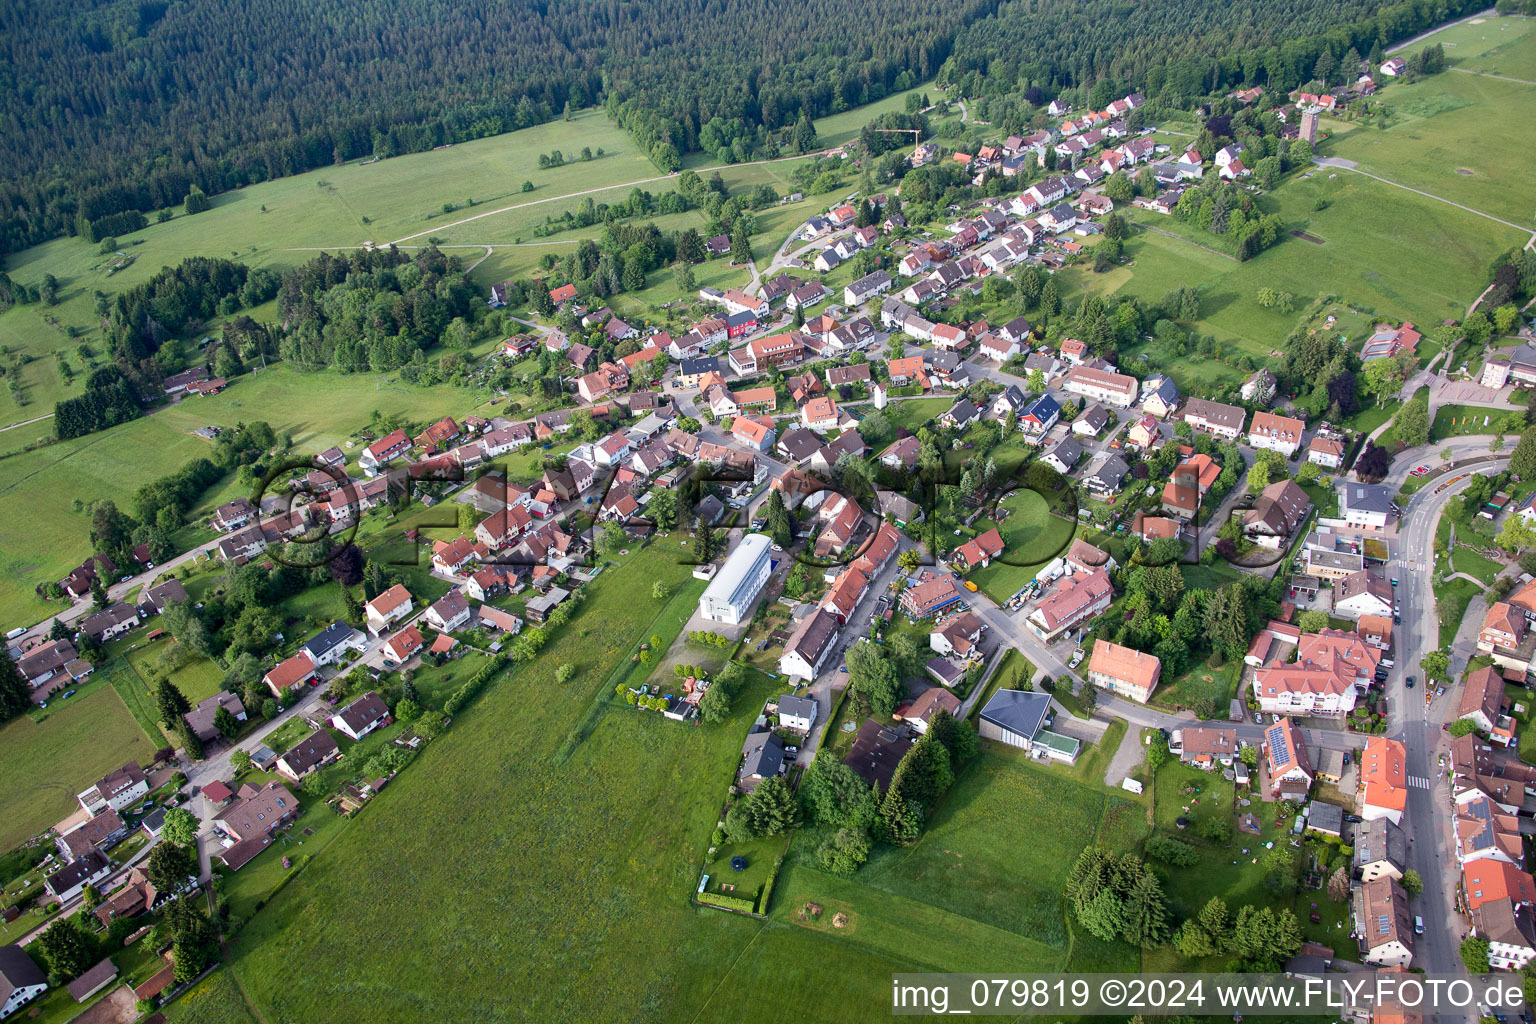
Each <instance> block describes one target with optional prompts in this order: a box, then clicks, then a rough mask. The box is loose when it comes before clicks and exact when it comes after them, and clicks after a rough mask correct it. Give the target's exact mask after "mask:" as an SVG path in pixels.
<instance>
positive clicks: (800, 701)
mask: <svg viewBox="0 0 1536 1024" xmlns="http://www.w3.org/2000/svg"><path fill="white" fill-rule="evenodd" d="M816 711H817V704H816V698H815V697H796V696H793V695H786V696H783V697H780V698H779V727H780V728H781V729H789V730H791V731H793V732H801V733H809V732H810V731H811V726H813V725H815V724H816Z"/></svg>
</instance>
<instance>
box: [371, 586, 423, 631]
mask: <svg viewBox="0 0 1536 1024" xmlns="http://www.w3.org/2000/svg"><path fill="white" fill-rule="evenodd" d="M414 607H415V605H414V604H412V602H411V592H410V591H409V590H406V589H405V586H404V584H400V583H396V584H395V585H394V586H392V587H390V588H389V589H388V590H386V591H384V593H382V594H380V595H379V596H378V597H376V598H374V599H373V600H372V601H369V602H368V604H367V605H366V606H365V610H366V612H367V615H368V632H370V633H372V634H373V635H374V636H378V635H380V634H381V633H383V632H384V631H385V630H387V629H388V628H389V627H390V626H393V625H394V624H395V623H397V622H399V621H400V620H401V619H404V618H406V617H407V616H408V615H410V614H411V609H412V608H414Z"/></svg>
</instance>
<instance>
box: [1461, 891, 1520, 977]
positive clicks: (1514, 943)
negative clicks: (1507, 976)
mask: <svg viewBox="0 0 1536 1024" xmlns="http://www.w3.org/2000/svg"><path fill="white" fill-rule="evenodd" d="M1533 913H1536V912H1533V910H1532V908H1531V906H1530V905H1529V904H1525V903H1515V902H1514V901H1513V900H1490V901H1489V902H1487V903H1483V904H1481V905H1479V906H1478V907H1477V908H1476V909H1475V910H1473V911H1472V912H1471V914H1470V917H1471V919H1472V934H1474V935H1476V936H1478V937H1479V938H1482V939H1486V940H1487V941H1488V965H1489V966H1490V967H1492V968H1493V969H1494V970H1496V971H1518V970H1521V969H1523V968H1524V967H1525V965H1526V964H1528V963H1530V962H1531V960H1532V959H1536V921H1533V916H1532V915H1533Z"/></svg>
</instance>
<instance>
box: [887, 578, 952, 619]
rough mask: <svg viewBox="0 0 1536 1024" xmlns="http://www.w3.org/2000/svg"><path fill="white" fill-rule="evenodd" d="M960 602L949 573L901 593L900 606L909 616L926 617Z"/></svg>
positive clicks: (930, 616) (915, 617)
mask: <svg viewBox="0 0 1536 1024" xmlns="http://www.w3.org/2000/svg"><path fill="white" fill-rule="evenodd" d="M959 602H960V591H959V589H958V588H956V586H955V581H954V579H953V577H951V576H950V575H949V574H947V573H946V574H945V575H943V576H935V577H933V578H931V579H928V580H924V581H923V582H920V583H918V584H917V585H915V586H911V587H908V588H907V589H906V590H904V591H902V594H901V608H902V611H904V612H906V613H907V615H908V616H909V617H910V618H913V619H928V618H932V617H933V616H935V615H937V614H938V613H939V612H941V611H943V610H944V609H946V608H948V607H949V606H951V605H954V604H958V603H959Z"/></svg>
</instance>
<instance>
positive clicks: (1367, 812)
mask: <svg viewBox="0 0 1536 1024" xmlns="http://www.w3.org/2000/svg"><path fill="white" fill-rule="evenodd" d="M1407 806H1408V750H1407V748H1406V747H1404V746H1403V744H1402V742H1401V741H1400V740H1390V739H1387V738H1386V737H1385V736H1372V737H1371V738H1370V739H1369V740H1367V741H1366V744H1365V752H1364V753H1362V754H1361V755H1360V816H1361V817H1363V818H1364V819H1365V820H1366V821H1372V820H1374V819H1376V818H1386V819H1387V820H1388V821H1390V822H1392V824H1394V825H1401V824H1402V823H1403V811H1404V810H1405V809H1406V808H1407Z"/></svg>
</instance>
